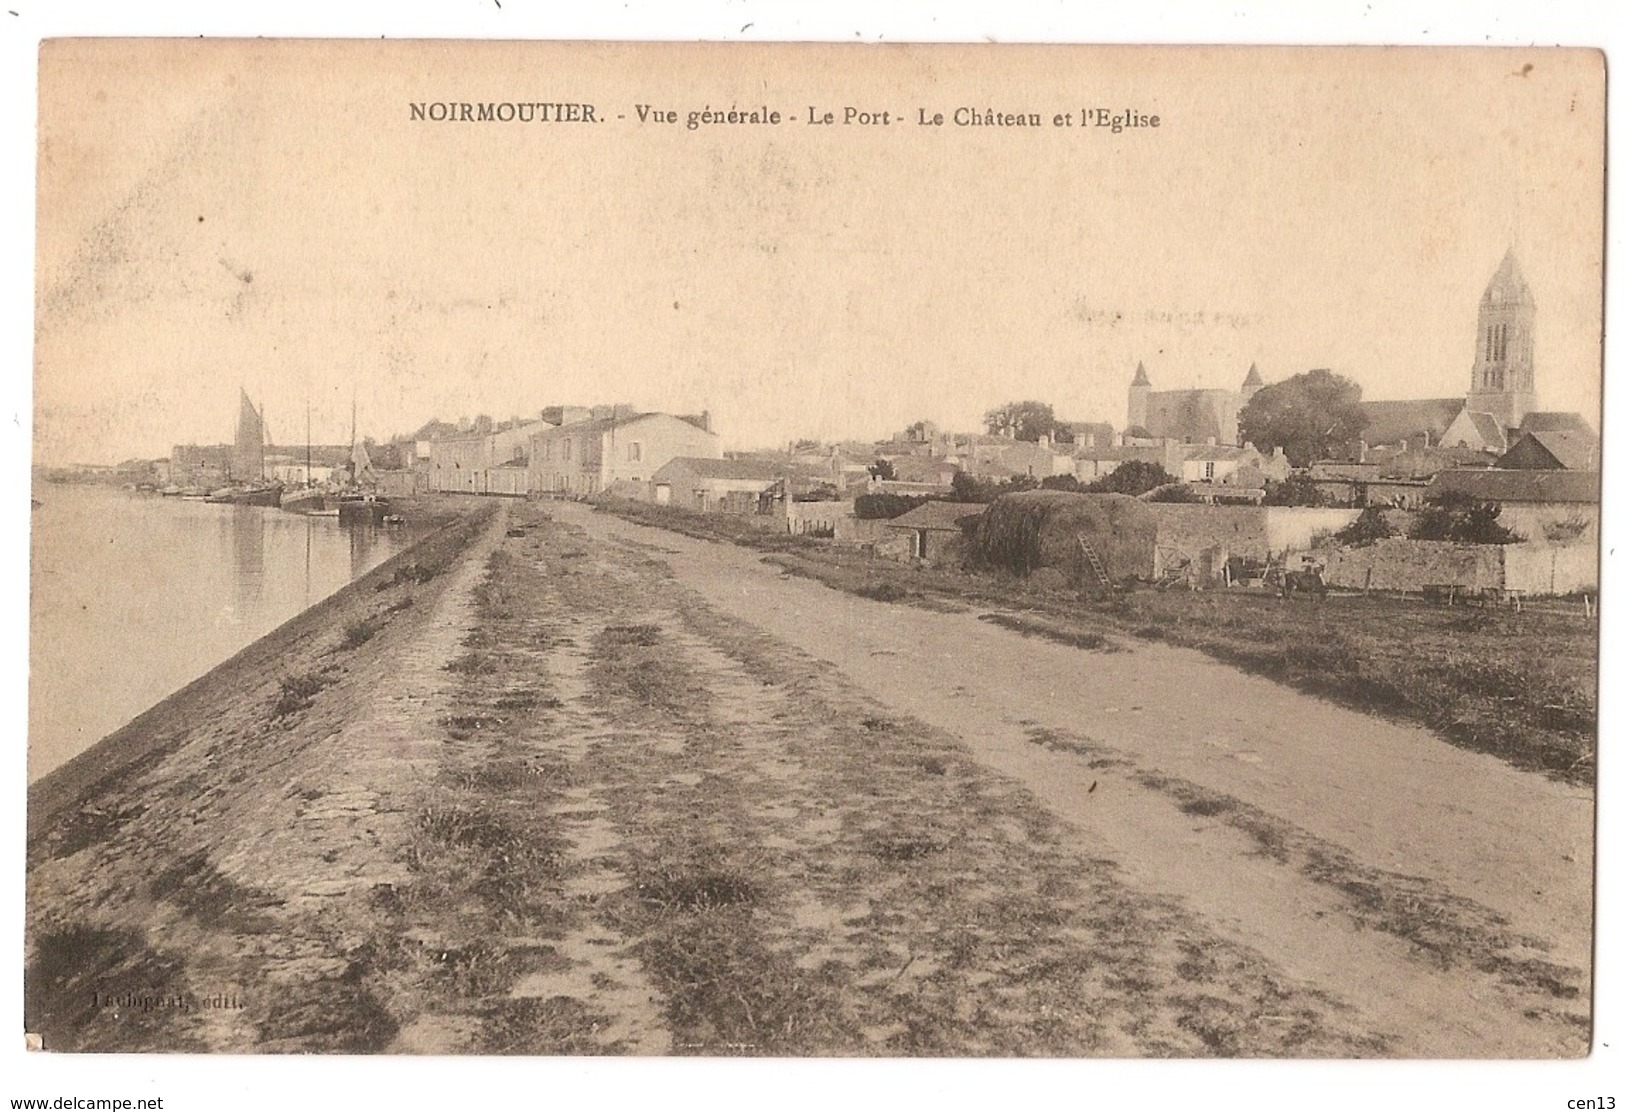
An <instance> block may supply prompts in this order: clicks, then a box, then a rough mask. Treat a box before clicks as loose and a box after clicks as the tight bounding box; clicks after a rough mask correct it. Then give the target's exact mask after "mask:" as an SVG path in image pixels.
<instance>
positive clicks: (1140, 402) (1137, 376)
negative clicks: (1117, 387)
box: [1125, 363, 1151, 431]
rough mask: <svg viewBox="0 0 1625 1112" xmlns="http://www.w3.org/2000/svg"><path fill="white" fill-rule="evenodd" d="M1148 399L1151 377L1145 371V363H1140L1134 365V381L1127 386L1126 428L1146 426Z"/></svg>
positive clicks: (1149, 397) (1149, 398) (1149, 396)
mask: <svg viewBox="0 0 1625 1112" xmlns="http://www.w3.org/2000/svg"><path fill="white" fill-rule="evenodd" d="M1150 401H1151V378H1150V376H1148V375H1147V374H1146V373H1145V364H1144V363H1140V364H1137V365H1136V366H1135V368H1134V381H1133V382H1131V383H1129V386H1128V430H1132V429H1143V428H1145V427H1146V417H1147V413H1148V411H1149V407H1150ZM1128 430H1125V431H1128Z"/></svg>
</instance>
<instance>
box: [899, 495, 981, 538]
mask: <svg viewBox="0 0 1625 1112" xmlns="http://www.w3.org/2000/svg"><path fill="white" fill-rule="evenodd" d="M986 509H987V507H986V506H984V505H982V504H981V503H979V502H923V503H921V504H920V505H918V506H915V507H914V508H913V509H912V510H910V511H908V513H906V514H902V515H900V516H898V517H894V518H892V519H891V520H890V521H888V522H886V524H887V525H888V526H890V527H891V528H893V529H942V530H952V531H955V532H957V531H958V530H959V523H960V522H962V521H964V520H965V519H966V518H970V517H976V516H977V515H978V514H980V513H981V512H982V511H983V510H986Z"/></svg>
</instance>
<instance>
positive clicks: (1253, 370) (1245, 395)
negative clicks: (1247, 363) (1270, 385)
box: [1241, 363, 1264, 405]
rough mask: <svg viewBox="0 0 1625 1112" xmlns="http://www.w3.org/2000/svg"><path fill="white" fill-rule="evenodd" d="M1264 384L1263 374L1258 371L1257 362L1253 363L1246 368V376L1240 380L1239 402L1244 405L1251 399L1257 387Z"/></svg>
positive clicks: (1256, 391)
mask: <svg viewBox="0 0 1625 1112" xmlns="http://www.w3.org/2000/svg"><path fill="white" fill-rule="evenodd" d="M1263 385H1264V376H1263V375H1261V374H1259V373H1258V364H1257V363H1254V364H1253V365H1252V366H1251V367H1248V368H1247V377H1246V378H1244V379H1242V380H1241V404H1242V405H1246V404H1247V403H1248V402H1249V401H1251V400H1252V397H1253V395H1254V394H1256V393H1258V388H1259V387H1260V386H1263Z"/></svg>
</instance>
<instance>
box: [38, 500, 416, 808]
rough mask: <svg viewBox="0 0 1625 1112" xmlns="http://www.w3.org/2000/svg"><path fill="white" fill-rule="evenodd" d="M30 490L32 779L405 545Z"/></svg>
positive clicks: (355, 532)
mask: <svg viewBox="0 0 1625 1112" xmlns="http://www.w3.org/2000/svg"><path fill="white" fill-rule="evenodd" d="M34 494H35V497H36V498H37V499H38V500H39V502H40V504H39V505H37V506H36V507H35V508H34V510H33V513H32V515H31V516H32V525H33V535H32V538H31V546H30V552H31V564H32V566H31V568H30V575H29V580H30V595H29V678H28V694H29V707H28V778H29V781H30V782H33V781H34V780H37V779H38V778H39V777H41V776H43V775H45V774H46V773H47V772H50V771H51V770H52V769H54V768H56V767H57V766H58V765H60V764H62V763H63V762H64V761H66V760H68V759H69V758H71V757H73V756H74V755H75V754H77V753H79V752H80V751H81V750H83V749H86V748H88V747H89V746H91V745H93V744H95V743H96V742H97V741H99V740H100V739H101V738H103V737H105V736H106V735H107V734H109V733H111V732H112V731H114V730H116V729H118V728H119V727H120V726H122V725H124V724H125V723H126V722H129V721H130V720H131V719H132V718H134V717H136V716H137V715H138V714H140V713H141V712H142V711H144V710H146V709H147V708H149V707H151V706H152V705H154V704H155V703H158V702H159V701H161V700H162V699H164V698H165V697H166V696H168V695H169V694H170V693H172V692H174V691H176V690H178V689H179V688H181V687H184V686H185V685H186V684H188V683H190V682H191V681H192V680H194V679H196V678H197V677H199V676H201V675H203V674H204V673H205V672H207V671H208V670H209V669H211V668H213V667H214V666H215V665H217V664H219V663H221V662H222V661H224V660H226V659H227V658H229V657H230V656H232V655H233V654H234V653H236V652H237V651H238V650H240V649H242V648H244V647H246V646H247V645H249V644H251V643H252V642H253V641H255V640H257V639H258V638H260V637H262V636H264V635H265V634H267V633H269V632H270V631H271V630H273V629H275V628H276V627H277V626H279V625H281V624H282V623H283V622H285V621H287V620H288V619H289V618H292V617H294V616H295V615H297V614H298V613H300V612H301V611H303V610H305V609H307V608H308V607H310V606H313V605H314V604H316V603H317V602H320V601H321V600H322V599H324V598H326V597H327V596H329V595H331V594H332V593H333V592H335V591H337V590H338V589H339V588H341V587H343V586H344V585H345V584H346V583H348V582H350V581H351V580H353V579H355V578H357V577H359V576H361V575H363V574H365V573H366V572H367V571H369V570H371V569H372V568H374V567H376V566H377V565H378V564H380V563H381V562H383V561H384V560H386V559H388V558H389V557H390V556H391V555H393V554H394V553H396V552H398V551H400V550H401V549H402V548H404V547H406V546H407V545H408V544H410V543H411V541H412V539H413V535H412V534H411V532H410V531H409V530H408V529H402V528H398V527H392V528H383V527H374V526H370V525H346V526H341V525H340V524H339V523H338V522H337V521H336V520H334V519H333V518H324V517H308V516H304V515H300V514H294V513H288V512H286V511H284V510H279V509H272V508H268V507H259V506H232V505H213V504H209V503H204V502H190V501H183V500H181V499H179V498H162V497H159V496H157V495H152V494H142V493H136V492H133V491H124V490H117V489H110V488H106V487H96V486H75V485H68V484H42V485H41V486H39V487H37V488H36V489H35V492H34Z"/></svg>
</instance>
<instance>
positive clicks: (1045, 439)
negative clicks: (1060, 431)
mask: <svg viewBox="0 0 1625 1112" xmlns="http://www.w3.org/2000/svg"><path fill="white" fill-rule="evenodd" d="M1038 446H1039V447H1040V448H1048V447H1049V433H1047V432H1046V433H1043V434H1042V435H1040V436H1039V438H1038Z"/></svg>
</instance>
